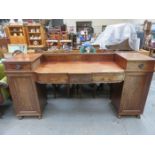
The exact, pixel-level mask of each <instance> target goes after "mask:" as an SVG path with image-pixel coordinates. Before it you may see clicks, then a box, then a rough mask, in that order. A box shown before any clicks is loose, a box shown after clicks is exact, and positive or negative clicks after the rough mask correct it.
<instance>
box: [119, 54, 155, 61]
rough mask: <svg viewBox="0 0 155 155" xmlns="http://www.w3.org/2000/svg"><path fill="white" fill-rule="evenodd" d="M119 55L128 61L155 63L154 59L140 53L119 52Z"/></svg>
mask: <svg viewBox="0 0 155 155" xmlns="http://www.w3.org/2000/svg"><path fill="white" fill-rule="evenodd" d="M117 55H119V56H121V57H123V58H124V59H126V60H127V61H152V60H153V61H155V59H154V58H152V57H150V56H147V55H144V54H141V53H138V52H119V53H117Z"/></svg>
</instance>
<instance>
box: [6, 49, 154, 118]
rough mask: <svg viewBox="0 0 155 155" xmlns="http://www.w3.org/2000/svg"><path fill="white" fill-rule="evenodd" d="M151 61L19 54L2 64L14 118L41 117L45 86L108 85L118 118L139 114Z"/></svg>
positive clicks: (134, 57)
mask: <svg viewBox="0 0 155 155" xmlns="http://www.w3.org/2000/svg"><path fill="white" fill-rule="evenodd" d="M154 64H155V60H154V59H153V58H151V57H148V56H146V55H142V54H139V53H136V52H129V53H126V52H121V53H109V54H108V53H106V54H104V53H103V54H66V53H64V54H63V53H62V54H20V55H16V56H14V57H12V58H10V59H7V60H6V61H5V62H4V65H5V71H6V74H7V77H8V83H9V87H10V92H11V95H12V99H13V105H14V109H15V111H16V116H17V117H22V116H38V117H41V116H42V113H43V108H44V105H45V104H46V88H45V84H90V83H110V86H111V103H112V104H113V105H114V106H115V107H116V110H117V114H118V116H121V115H135V116H140V114H142V113H143V110H144V105H145V102H146V98H147V95H148V91H149V87H150V83H151V79H152V75H153V71H154Z"/></svg>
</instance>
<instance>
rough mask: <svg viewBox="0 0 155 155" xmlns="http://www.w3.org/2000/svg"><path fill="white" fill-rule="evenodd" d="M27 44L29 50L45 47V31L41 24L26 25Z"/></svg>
mask: <svg viewBox="0 0 155 155" xmlns="http://www.w3.org/2000/svg"><path fill="white" fill-rule="evenodd" d="M25 27H26V35H27V43H28V47H29V48H42V47H45V31H44V28H43V27H42V25H40V24H29V25H26V26H25Z"/></svg>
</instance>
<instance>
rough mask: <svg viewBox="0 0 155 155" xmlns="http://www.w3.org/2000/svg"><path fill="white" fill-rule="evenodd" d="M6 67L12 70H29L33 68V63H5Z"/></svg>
mask: <svg viewBox="0 0 155 155" xmlns="http://www.w3.org/2000/svg"><path fill="white" fill-rule="evenodd" d="M5 69H6V70H11V71H23V70H26V71H27V70H31V65H30V64H29V63H9V64H5Z"/></svg>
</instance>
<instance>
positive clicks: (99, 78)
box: [92, 73, 125, 83]
mask: <svg viewBox="0 0 155 155" xmlns="http://www.w3.org/2000/svg"><path fill="white" fill-rule="evenodd" d="M124 77H125V74H124V73H115V74H114V73H113V74H111V73H97V74H93V76H92V79H93V83H115V82H121V81H123V80H124Z"/></svg>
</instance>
